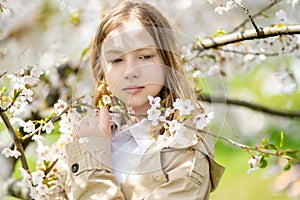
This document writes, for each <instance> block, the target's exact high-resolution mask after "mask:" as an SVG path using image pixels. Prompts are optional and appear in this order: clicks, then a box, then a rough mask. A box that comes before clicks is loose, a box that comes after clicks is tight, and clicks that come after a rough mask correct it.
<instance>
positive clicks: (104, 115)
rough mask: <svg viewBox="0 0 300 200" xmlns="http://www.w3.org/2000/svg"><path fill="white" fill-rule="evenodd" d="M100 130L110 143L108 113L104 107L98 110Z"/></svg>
mask: <svg viewBox="0 0 300 200" xmlns="http://www.w3.org/2000/svg"><path fill="white" fill-rule="evenodd" d="M100 130H101V132H102V133H103V134H104V135H105V136H106V137H107V138H108V139H109V140H110V141H111V129H110V123H109V112H108V109H107V107H106V106H102V107H101V108H100Z"/></svg>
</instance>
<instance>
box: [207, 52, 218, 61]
mask: <svg viewBox="0 0 300 200" xmlns="http://www.w3.org/2000/svg"><path fill="white" fill-rule="evenodd" d="M205 56H206V57H208V58H210V59H212V60H213V61H214V62H217V57H216V56H214V55H210V54H206V55H205Z"/></svg>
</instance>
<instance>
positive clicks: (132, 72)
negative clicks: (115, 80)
mask: <svg viewBox="0 0 300 200" xmlns="http://www.w3.org/2000/svg"><path fill="white" fill-rule="evenodd" d="M140 73H141V72H140V69H139V66H138V63H137V62H135V61H134V59H130V58H129V59H127V60H126V71H125V74H124V77H125V79H127V80H131V79H137V78H139V77H140Z"/></svg>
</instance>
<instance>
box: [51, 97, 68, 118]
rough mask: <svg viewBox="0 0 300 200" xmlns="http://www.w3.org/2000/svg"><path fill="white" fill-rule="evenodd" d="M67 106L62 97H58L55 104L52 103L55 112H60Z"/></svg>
mask: <svg viewBox="0 0 300 200" xmlns="http://www.w3.org/2000/svg"><path fill="white" fill-rule="evenodd" d="M67 107H68V104H67V103H66V102H65V101H63V100H62V99H59V100H58V101H57V103H56V104H54V109H55V112H56V113H58V114H59V113H62V112H63V111H64V110H65V109H66V108H67Z"/></svg>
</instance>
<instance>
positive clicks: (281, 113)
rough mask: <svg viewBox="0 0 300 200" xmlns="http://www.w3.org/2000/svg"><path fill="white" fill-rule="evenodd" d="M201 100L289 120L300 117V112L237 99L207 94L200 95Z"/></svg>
mask: <svg viewBox="0 0 300 200" xmlns="http://www.w3.org/2000/svg"><path fill="white" fill-rule="evenodd" d="M198 99H199V100H202V101H206V102H210V103H223V104H227V105H235V106H242V107H246V108H249V109H252V110H256V111H260V112H264V113H267V114H270V115H276V116H280V117H287V118H294V117H300V112H284V111H278V110H274V109H271V108H268V107H264V106H261V105H257V104H253V103H249V102H246V101H242V100H236V99H229V98H225V97H211V96H209V95H206V94H199V96H198Z"/></svg>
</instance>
